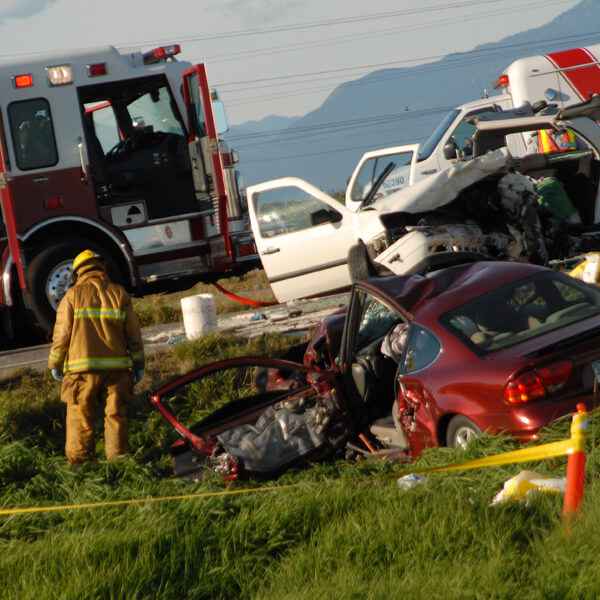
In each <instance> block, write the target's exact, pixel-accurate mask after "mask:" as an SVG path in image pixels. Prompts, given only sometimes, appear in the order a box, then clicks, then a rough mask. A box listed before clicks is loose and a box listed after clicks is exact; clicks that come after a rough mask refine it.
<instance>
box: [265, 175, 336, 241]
mask: <svg viewBox="0 0 600 600" xmlns="http://www.w3.org/2000/svg"><path fill="white" fill-rule="evenodd" d="M255 202H256V216H257V219H258V226H259V229H260V235H261V237H263V238H272V237H276V236H278V235H283V234H286V233H294V232H296V231H302V230H303V229H309V228H310V227H314V226H316V225H320V224H322V223H326V222H335V221H338V220H339V218H336V217H341V215H340V214H339V213H337V212H336V211H334V209H332V208H331V207H330V206H329V205H328V204H325V203H324V202H321V200H319V199H318V198H315V197H314V196H311V195H310V194H309V193H307V192H305V191H304V190H301V189H299V188H297V187H293V186H287V187H281V188H275V189H272V190H266V191H264V192H260V193H259V194H257V195H256V200H255Z"/></svg>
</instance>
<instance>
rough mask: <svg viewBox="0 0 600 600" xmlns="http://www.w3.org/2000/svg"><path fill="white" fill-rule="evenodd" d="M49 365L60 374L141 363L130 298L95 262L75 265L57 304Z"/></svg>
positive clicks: (139, 339) (138, 333) (125, 367)
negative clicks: (73, 275)
mask: <svg viewBox="0 0 600 600" xmlns="http://www.w3.org/2000/svg"><path fill="white" fill-rule="evenodd" d="M48 368H49V369H59V370H62V371H63V372H64V373H65V374H68V373H87V372H97V371H121V370H129V369H143V368H144V349H143V343H142V336H141V331H140V325H139V322H138V319H137V316H136V314H135V312H134V311H133V307H132V305H131V299H130V298H129V295H128V294H127V292H126V291H125V290H124V289H123V288H122V287H121V286H120V285H118V284H115V283H112V282H111V281H110V279H109V278H108V276H107V274H106V272H105V271H104V270H103V269H102V268H101V267H100V266H98V265H97V264H91V265H89V266H83V267H82V268H81V269H79V271H78V277H77V282H76V283H75V285H74V286H73V287H72V288H70V289H69V290H68V291H67V293H66V294H65V296H64V298H63V299H62V301H61V303H60V305H59V307H58V311H57V314H56V325H55V327H54V337H53V341H52V349H51V350H50V357H49V360H48Z"/></svg>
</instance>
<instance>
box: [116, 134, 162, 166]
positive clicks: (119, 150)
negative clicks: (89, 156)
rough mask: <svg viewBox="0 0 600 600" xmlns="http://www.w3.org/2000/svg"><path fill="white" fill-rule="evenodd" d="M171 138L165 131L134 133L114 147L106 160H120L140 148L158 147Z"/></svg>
mask: <svg viewBox="0 0 600 600" xmlns="http://www.w3.org/2000/svg"><path fill="white" fill-rule="evenodd" d="M168 136H169V134H168V133H165V132H164V131H152V132H148V133H145V132H139V133H134V134H133V135H132V136H130V137H128V138H126V139H124V140H121V141H120V142H119V143H118V144H116V145H115V146H113V147H112V148H111V149H110V150H109V151H108V152H107V153H106V159H107V160H109V161H111V160H118V159H120V158H122V157H123V156H125V155H126V154H131V153H133V152H135V151H136V150H139V149H140V148H152V147H153V146H158V145H160V144H162V142H163V141H164V140H165V138H167V137H168Z"/></svg>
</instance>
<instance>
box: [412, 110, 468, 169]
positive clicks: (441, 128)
mask: <svg viewBox="0 0 600 600" xmlns="http://www.w3.org/2000/svg"><path fill="white" fill-rule="evenodd" d="M459 114H460V110H457V109H454V110H451V111H450V112H449V113H448V114H447V115H446V116H445V117H444V118H443V119H442V122H441V123H440V124H439V125H438V126H437V127H436V128H435V130H434V132H433V133H432V134H431V135H430V136H429V138H427V141H426V142H425V143H424V144H423V145H422V146H421V148H419V154H418V157H417V160H418V161H419V162H421V161H422V160H425V159H427V158H429V157H430V156H431V155H432V153H433V151H434V150H435V149H436V147H437V145H438V144H439V143H440V140H441V139H442V137H443V136H444V134H445V133H446V131H447V130H448V127H450V125H452V123H454V119H456V117H458V115H459Z"/></svg>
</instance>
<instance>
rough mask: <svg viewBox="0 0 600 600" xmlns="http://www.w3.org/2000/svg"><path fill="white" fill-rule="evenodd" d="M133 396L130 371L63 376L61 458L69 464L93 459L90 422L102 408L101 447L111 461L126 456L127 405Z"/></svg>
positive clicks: (92, 422) (92, 431)
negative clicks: (64, 436) (64, 414)
mask: <svg viewBox="0 0 600 600" xmlns="http://www.w3.org/2000/svg"><path fill="white" fill-rule="evenodd" d="M132 395H133V378H132V374H131V372H130V371H96V372H92V373H67V374H66V375H65V377H64V380H63V384H62V389H61V398H62V400H63V402H65V403H66V404H67V442H66V446H65V454H66V456H67V460H68V461H69V462H70V463H71V464H76V463H81V462H85V461H86V460H93V459H94V457H95V447H96V443H95V435H94V422H95V420H96V416H97V414H98V409H99V407H100V406H101V404H102V401H103V400H105V406H104V447H105V453H106V458H107V459H108V460H112V459H114V458H116V457H118V456H120V455H123V454H126V453H127V449H128V448H127V403H128V402H129V401H130V400H131V398H132Z"/></svg>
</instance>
